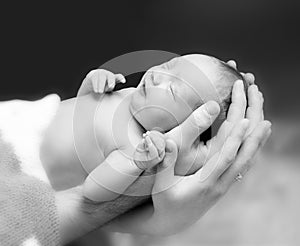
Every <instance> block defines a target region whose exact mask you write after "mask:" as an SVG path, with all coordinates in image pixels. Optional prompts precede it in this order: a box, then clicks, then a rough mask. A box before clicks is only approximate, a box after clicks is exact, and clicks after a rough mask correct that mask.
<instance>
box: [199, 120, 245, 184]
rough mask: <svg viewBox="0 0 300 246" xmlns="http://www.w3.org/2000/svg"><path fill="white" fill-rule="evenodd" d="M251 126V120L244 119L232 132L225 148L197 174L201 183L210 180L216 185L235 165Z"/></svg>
mask: <svg viewBox="0 0 300 246" xmlns="http://www.w3.org/2000/svg"><path fill="white" fill-rule="evenodd" d="M248 126H249V120H247V119H243V120H241V121H240V122H239V123H238V124H236V125H235V127H234V128H233V130H232V133H231V134H230V136H229V137H228V138H227V139H226V142H225V144H224V146H223V148H222V149H221V150H220V151H219V152H217V153H216V154H215V155H213V157H212V158H210V159H209V160H208V162H207V163H206V164H205V165H204V166H203V167H202V168H201V169H200V170H199V171H197V173H196V174H195V175H196V177H197V179H198V180H199V181H200V182H204V181H205V180H208V179H209V182H212V183H214V182H215V181H216V180H217V179H218V178H219V176H220V175H221V174H222V173H223V172H224V171H225V170H226V169H227V168H228V167H229V166H230V165H231V164H232V163H233V161H234V159H235V157H236V154H237V152H238V149H239V148H240V146H241V144H242V142H243V139H244V135H245V134H246V131H247V129H248Z"/></svg>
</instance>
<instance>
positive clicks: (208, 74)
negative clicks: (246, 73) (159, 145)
mask: <svg viewBox="0 0 300 246" xmlns="http://www.w3.org/2000/svg"><path fill="white" fill-rule="evenodd" d="M238 79H240V80H243V82H244V86H245V90H246V89H247V87H248V84H247V83H246V81H245V80H244V79H243V77H242V75H241V74H240V73H239V72H238V71H237V70H235V69H233V68H231V67H230V66H229V65H227V64H226V63H225V62H223V61H220V60H218V59H217V58H214V57H211V56H207V55H200V54H191V55H185V56H181V57H177V58H174V59H172V60H170V61H168V62H166V63H163V64H161V65H158V66H155V67H152V68H150V69H149V70H148V71H147V72H146V73H145V74H144V76H143V78H142V79H141V81H140V83H139V85H138V89H137V91H136V92H134V94H133V96H132V100H131V105H130V109H131V112H132V113H133V115H134V117H135V119H136V120H137V121H138V122H139V123H140V124H141V125H142V126H143V127H144V128H145V129H146V130H152V129H157V130H161V131H168V130H170V129H172V128H173V127H175V126H177V125H178V124H180V123H181V122H183V121H184V120H185V119H186V118H187V117H188V116H189V115H190V114H191V113H192V111H193V110H195V109H196V108H197V107H199V106H200V105H202V104H203V103H205V102H207V101H209V100H214V101H216V102H218V103H219V105H220V107H221V114H220V117H221V118H225V116H226V113H227V111H228V108H229V105H230V102H231V91H232V87H233V84H234V82H235V81H236V80H238Z"/></svg>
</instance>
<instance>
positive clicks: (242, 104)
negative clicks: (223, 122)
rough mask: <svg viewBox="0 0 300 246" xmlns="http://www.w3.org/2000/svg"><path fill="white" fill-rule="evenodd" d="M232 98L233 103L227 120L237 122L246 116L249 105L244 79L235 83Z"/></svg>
mask: <svg viewBox="0 0 300 246" xmlns="http://www.w3.org/2000/svg"><path fill="white" fill-rule="evenodd" d="M231 100H232V103H231V104H230V107H229V110H228V114H227V121H229V122H231V123H234V124H235V123H236V122H238V121H239V120H241V119H243V118H244V116H245V110H246V106H247V100H246V95H245V91H244V84H243V81H242V80H238V81H236V82H235V83H234V85H233V89H232V96H231Z"/></svg>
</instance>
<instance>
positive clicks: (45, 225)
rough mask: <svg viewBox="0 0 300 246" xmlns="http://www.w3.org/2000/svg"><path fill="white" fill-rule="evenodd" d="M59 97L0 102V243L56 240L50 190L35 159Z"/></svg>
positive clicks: (34, 244) (35, 245) (34, 245)
mask: <svg viewBox="0 0 300 246" xmlns="http://www.w3.org/2000/svg"><path fill="white" fill-rule="evenodd" d="M59 102H60V98H59V97H58V96H57V95H49V96H47V97H44V98H43V99H41V100H37V101H32V102H31V101H23V100H12V101H6V102H0V245H1V246H2V245H5V246H6V245H24V246H27V245H30V246H31V245H32V246H39V245H46V246H48V245H58V244H59V233H58V228H59V221H58V215H57V210H56V206H55V196H54V191H53V189H52V188H51V187H50V186H49V184H47V183H49V182H48V179H47V176H46V174H45V171H44V170H43V167H42V165H41V163H40V159H39V146H40V143H41V140H42V137H43V134H44V132H45V130H46V128H47V126H48V125H49V124H50V122H51V120H52V119H53V117H54V115H55V113H56V111H57V108H58V106H59Z"/></svg>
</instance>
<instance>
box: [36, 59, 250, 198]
mask: <svg viewBox="0 0 300 246" xmlns="http://www.w3.org/2000/svg"><path fill="white" fill-rule="evenodd" d="M238 79H240V80H243V77H242V75H241V74H240V73H239V72H237V71H236V70H234V69H233V68H231V67H230V66H228V65H227V64H226V63H224V62H222V61H220V60H218V59H216V58H213V57H210V56H206V55H198V54H193V55H185V56H181V57H177V58H174V59H172V60H170V61H168V62H166V63H163V64H161V65H158V66H155V67H152V68H150V69H149V70H148V71H147V72H146V73H145V74H144V76H143V78H142V79H141V81H140V83H139V85H138V87H137V88H128V89H123V90H119V91H116V92H111V91H112V90H113V88H114V86H115V84H116V83H118V82H125V78H124V77H123V76H122V75H121V74H117V75H114V74H112V73H111V72H109V71H106V70H102V69H97V70H93V71H91V72H90V73H89V74H88V75H87V77H86V79H85V80H84V81H83V83H82V86H81V87H80V89H79V92H78V98H77V99H76V98H73V99H69V100H66V101H63V102H62V104H61V106H60V109H59V111H58V113H57V116H56V119H55V121H54V122H53V124H52V126H51V127H50V129H49V131H48V134H47V136H46V137H45V139H46V141H45V143H46V144H44V148H42V154H41V159H42V162H43V163H44V165H45V169H46V171H47V173H48V174H49V173H50V177H49V179H50V181H51V179H52V181H51V182H53V183H57V184H59V183H66V181H65V180H68V182H67V183H69V186H71V185H74V184H78V180H81V181H84V180H85V184H84V194H85V196H86V197H88V198H89V199H91V200H94V201H108V200H112V199H114V198H116V197H117V196H118V195H119V194H121V193H123V192H124V191H125V190H126V189H127V188H128V186H130V184H132V183H133V182H134V181H135V180H136V179H137V178H138V176H139V175H140V174H141V173H142V172H143V171H144V170H145V169H148V168H152V167H154V166H155V165H157V164H159V163H160V162H161V161H162V160H163V158H164V155H165V138H164V135H163V134H162V132H166V131H168V130H170V129H172V128H174V127H175V126H177V125H178V124H180V123H181V122H183V121H184V120H185V119H186V118H187V117H188V116H189V115H190V114H191V113H192V112H193V110H195V109H196V108H197V107H199V106H200V105H202V104H203V103H206V102H208V101H210V100H214V101H216V102H218V103H219V105H220V107H221V114H220V115H221V117H224V116H225V115H226V112H227V109H228V107H229V104H230V101H231V100H230V99H231V90H232V87H233V84H234V82H235V81H236V80H238ZM244 86H245V89H246V87H247V86H248V85H247V84H246V82H245V81H244ZM92 91H94V92H95V93H91V92H92ZM107 92H108V93H107ZM104 93H105V94H104ZM73 112H74V114H73ZM70 129H71V130H70ZM62 136H63V137H62ZM42 147H43V146H42ZM42 157H43V158H42ZM57 165H60V166H59V168H56V167H58V166H57ZM68 171H69V174H68V177H66V176H65V175H60V174H61V173H68ZM87 175H88V177H87V178H86V176H87ZM182 175H184V174H182ZM51 177H52V178H51ZM85 178H86V179H85ZM59 179H61V180H59ZM72 180H73V181H74V182H73V183H72ZM54 188H55V185H54ZM56 188H57V189H64V188H69V187H66V186H63V185H62V186H59V185H58V186H57V187H56Z"/></svg>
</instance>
